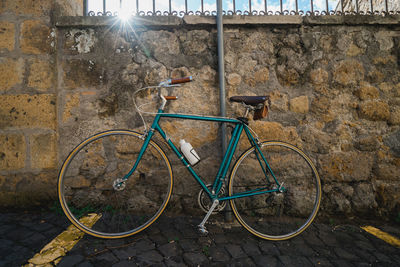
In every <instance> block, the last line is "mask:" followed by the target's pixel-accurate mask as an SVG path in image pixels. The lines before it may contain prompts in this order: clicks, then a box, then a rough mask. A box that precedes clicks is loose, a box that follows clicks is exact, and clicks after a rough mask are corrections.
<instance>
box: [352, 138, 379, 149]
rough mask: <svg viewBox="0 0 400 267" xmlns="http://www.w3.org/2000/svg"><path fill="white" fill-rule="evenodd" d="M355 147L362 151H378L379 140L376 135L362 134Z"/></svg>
mask: <svg viewBox="0 0 400 267" xmlns="http://www.w3.org/2000/svg"><path fill="white" fill-rule="evenodd" d="M355 147H356V148H357V149H358V150H361V151H376V150H377V149H378V148H379V141H378V138H377V137H376V136H370V135H367V136H361V137H359V138H358V141H357V142H356V144H355Z"/></svg>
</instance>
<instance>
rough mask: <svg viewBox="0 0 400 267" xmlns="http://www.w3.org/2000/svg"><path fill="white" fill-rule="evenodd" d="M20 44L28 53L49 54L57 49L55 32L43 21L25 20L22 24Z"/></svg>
mask: <svg viewBox="0 0 400 267" xmlns="http://www.w3.org/2000/svg"><path fill="white" fill-rule="evenodd" d="M20 46H21V50H22V52H23V53H26V54H49V53H51V52H53V51H54V49H55V32H54V31H53V30H52V29H51V28H50V27H48V26H46V25H45V24H43V23H42V22H41V21H38V20H25V21H24V22H23V23H22V26H21V36H20Z"/></svg>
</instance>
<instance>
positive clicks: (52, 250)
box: [25, 213, 101, 267]
mask: <svg viewBox="0 0 400 267" xmlns="http://www.w3.org/2000/svg"><path fill="white" fill-rule="evenodd" d="M100 217H101V215H98V214H95V213H92V214H89V215H88V216H86V217H83V218H82V219H80V220H79V221H80V222H81V223H83V224H84V225H86V226H88V227H91V226H93V225H94V224H95V223H96V222H97V221H98V220H99V219H100ZM84 235H85V233H84V232H82V231H81V230H79V229H78V228H76V227H75V226H74V225H70V226H69V227H68V228H67V230H65V231H64V232H62V233H61V234H59V235H58V236H57V237H56V238H54V239H53V240H52V241H51V242H50V243H48V244H47V245H46V246H44V247H43V248H42V250H41V251H40V252H39V253H37V254H35V256H33V258H32V259H30V260H29V261H28V262H29V263H28V264H26V265H25V267H32V266H53V265H57V264H58V263H59V262H60V261H61V259H62V257H63V256H65V255H66V254H67V252H68V251H70V250H71V249H72V248H73V247H74V246H75V245H76V243H78V242H79V240H80V239H81V238H82V237H83V236H84Z"/></svg>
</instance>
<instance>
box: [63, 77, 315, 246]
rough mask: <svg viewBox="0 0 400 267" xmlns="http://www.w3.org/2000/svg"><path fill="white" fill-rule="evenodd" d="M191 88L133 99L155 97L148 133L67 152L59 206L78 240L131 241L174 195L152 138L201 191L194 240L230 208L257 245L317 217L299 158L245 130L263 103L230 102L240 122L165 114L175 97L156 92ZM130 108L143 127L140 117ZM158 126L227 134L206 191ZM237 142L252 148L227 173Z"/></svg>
mask: <svg viewBox="0 0 400 267" xmlns="http://www.w3.org/2000/svg"><path fill="white" fill-rule="evenodd" d="M191 80H192V77H185V78H180V79H169V80H166V81H163V82H161V83H160V84H159V85H158V86H153V87H145V88H142V89H140V90H138V91H136V93H137V92H139V91H141V90H145V89H146V90H147V89H158V96H159V98H160V99H161V103H160V105H159V108H158V111H157V112H156V113H154V114H155V116H154V120H153V122H152V124H151V128H150V129H149V130H146V131H145V132H144V133H139V132H135V131H131V130H109V131H105V132H100V133H98V134H95V135H93V136H91V137H89V138H88V139H86V140H84V141H83V142H81V143H80V144H79V145H78V146H76V147H75V148H74V149H73V150H72V151H71V153H70V154H69V155H68V157H67V158H66V160H65V161H64V163H63V165H62V167H61V169H60V172H59V178H58V195H59V200H60V203H61V207H62V209H63V211H64V213H65V214H66V216H67V217H68V219H69V220H70V221H71V222H72V223H73V224H74V225H75V226H76V227H77V228H79V229H80V230H82V231H84V232H85V233H87V234H90V235H92V236H95V237H100V238H121V237H127V236H131V235H134V234H137V233H139V232H141V231H143V230H144V229H146V228H147V227H149V226H150V225H151V224H152V223H153V222H154V221H156V220H157V218H158V217H159V216H160V215H161V213H162V212H163V211H164V209H165V207H166V206H167V204H168V201H169V200H170V197H171V193H172V187H173V172H172V167H171V164H170V161H169V159H168V157H167V155H166V153H165V152H164V150H163V149H162V148H161V146H160V145H159V144H157V142H156V141H155V140H154V138H153V137H154V134H155V132H158V133H159V135H160V136H161V137H162V138H163V140H164V141H165V143H166V144H167V145H168V147H169V148H170V149H171V150H172V151H173V152H174V154H176V156H177V157H178V158H179V159H180V161H181V162H182V164H183V165H184V166H186V168H187V170H188V171H189V172H190V173H191V175H192V176H193V177H194V179H195V180H196V181H197V183H198V184H199V185H200V187H201V191H200V193H199V197H198V201H199V204H200V206H201V207H202V208H203V209H204V210H205V211H206V215H205V217H204V219H203V220H202V222H201V223H200V224H199V225H198V228H199V230H200V232H202V233H207V230H206V228H205V223H206V222H207V220H208V218H209V217H210V215H211V214H212V213H215V212H219V211H221V210H223V209H224V207H225V206H226V203H227V202H228V201H229V203H230V205H231V207H232V211H233V213H234V215H235V217H236V218H237V220H238V222H239V223H240V224H241V225H242V226H243V227H244V228H245V229H247V230H248V231H249V232H250V233H252V234H254V235H256V236H258V237H260V238H263V239H267V240H286V239H289V238H292V237H295V236H297V235H298V234H300V233H302V232H303V231H304V230H305V229H306V228H307V227H308V226H309V225H310V224H311V223H312V221H313V220H314V218H315V217H316V214H317V212H318V209H319V206H320V202H321V181H320V178H319V175H318V172H317V170H316V168H315V166H314V164H313V162H312V160H311V159H310V158H309V157H308V156H306V155H305V153H304V152H302V151H301V150H300V149H298V148H297V147H295V146H293V145H291V144H288V143H284V142H280V141H260V140H259V139H258V136H257V135H256V134H255V133H254V131H252V129H251V128H250V127H249V126H248V115H249V114H250V112H253V111H254V119H261V118H263V117H265V116H266V114H267V111H268V103H269V99H268V97H266V96H234V97H231V98H230V101H233V102H238V103H241V104H243V106H244V107H245V114H244V116H243V117H239V118H226V117H213V116H201V115H188V114H177V113H165V112H164V108H165V106H166V104H167V102H168V101H173V100H176V99H177V97H176V96H164V95H163V94H162V90H164V91H165V90H168V88H169V87H174V86H179V85H180V83H184V82H189V81H191ZM165 88H167V89H165ZM136 93H135V95H136ZM134 101H135V98H134ZM134 103H135V107H136V109H137V110H138V113H139V114H140V116H141V118H142V120H143V122H144V124H145V125H146V123H145V121H144V119H143V116H142V112H143V111H141V110H140V109H139V108H138V106H137V105H136V102H134ZM162 118H174V119H189V120H200V121H209V122H217V123H227V124H232V125H233V126H234V127H233V130H232V135H231V138H230V140H229V144H228V146H227V149H226V153H225V154H224V156H223V159H222V162H221V164H220V167H219V169H218V172H217V174H216V176H215V180H214V182H213V183H212V184H209V185H207V184H205V182H204V181H203V180H202V178H201V177H199V175H197V174H196V171H195V170H194V168H193V167H192V166H191V164H190V163H189V162H188V160H187V158H186V157H185V156H184V155H182V153H181V151H180V150H179V149H178V148H177V147H176V146H175V145H174V143H173V142H172V140H171V138H170V137H169V136H168V135H167V134H166V133H165V132H164V130H163V129H162V128H161V126H160V124H159V122H160V120H161V119H162ZM243 132H244V134H243ZM242 134H243V136H246V137H247V139H248V140H249V142H250V144H251V145H250V147H249V148H248V149H247V150H245V151H244V152H243V153H242V154H241V155H240V156H239V157H238V158H237V160H236V162H235V163H234V164H233V166H232V168H230V165H231V162H232V160H233V155H234V153H235V151H236V149H237V147H238V144H239V140H240V138H241V136H242ZM164 145H165V144H164ZM229 169H231V170H230V175H229V180H228V184H227V188H228V189H227V190H226V189H225V188H226V182H227V179H226V177H227V174H228V171H229ZM87 217H91V218H92V220H87V219H85V218H87Z"/></svg>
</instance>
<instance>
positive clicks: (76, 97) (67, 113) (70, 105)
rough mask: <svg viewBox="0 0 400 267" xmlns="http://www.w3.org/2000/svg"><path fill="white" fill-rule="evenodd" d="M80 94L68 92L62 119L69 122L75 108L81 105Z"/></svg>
mask: <svg viewBox="0 0 400 267" xmlns="http://www.w3.org/2000/svg"><path fill="white" fill-rule="evenodd" d="M79 103H80V94H79V93H76V94H68V95H67V96H66V100H65V105H64V109H63V116H62V121H63V122H64V123H65V122H67V121H68V120H69V119H70V118H71V117H72V114H73V110H74V109H75V108H77V107H78V106H79Z"/></svg>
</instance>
